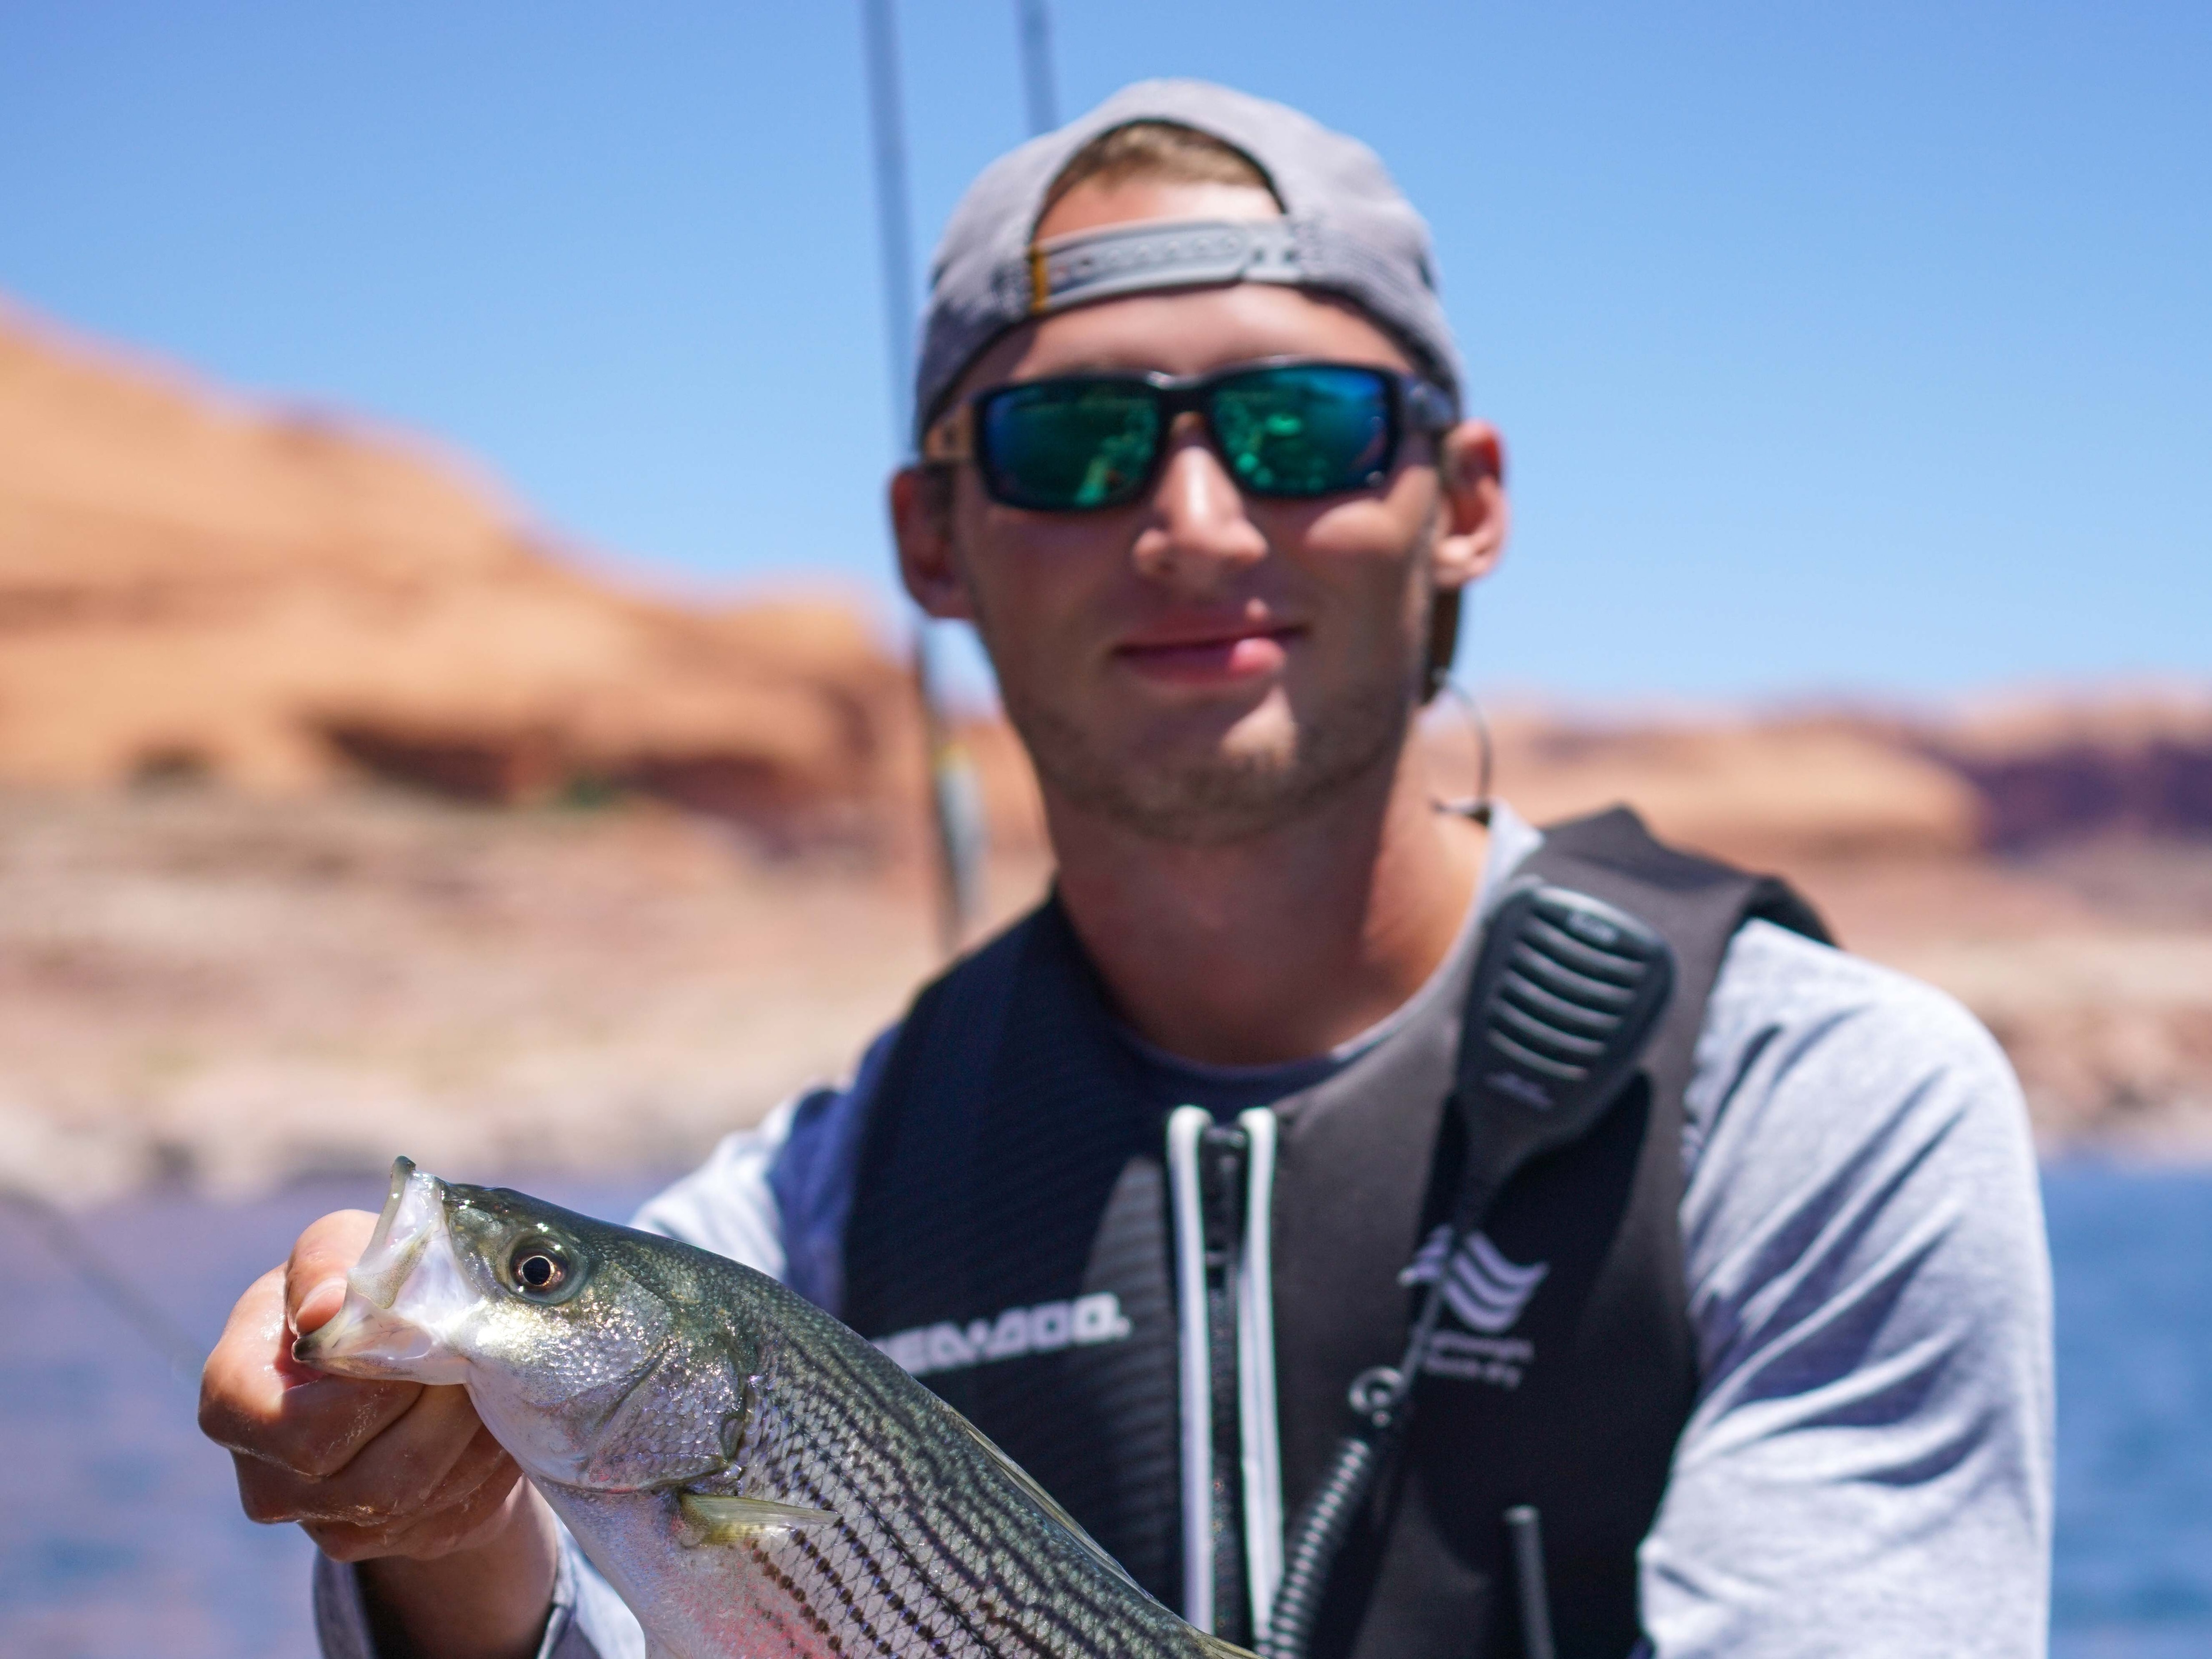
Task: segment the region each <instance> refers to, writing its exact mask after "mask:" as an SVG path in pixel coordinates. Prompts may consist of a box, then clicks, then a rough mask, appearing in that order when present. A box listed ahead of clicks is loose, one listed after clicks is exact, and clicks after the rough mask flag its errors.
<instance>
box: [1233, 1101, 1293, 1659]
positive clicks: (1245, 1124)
mask: <svg viewBox="0 0 2212 1659" xmlns="http://www.w3.org/2000/svg"><path fill="white" fill-rule="evenodd" d="M1237 1127H1239V1128H1241V1129H1243V1131H1244V1139H1245V1144H1246V1146H1248V1147H1249V1149H1250V1150H1249V1162H1248V1163H1247V1164H1246V1165H1245V1177H1244V1180H1245V1186H1244V1249H1243V1255H1242V1257H1241V1259H1240V1260H1239V1261H1237V1406H1238V1423H1239V1426H1240V1427H1241V1429H1242V1431H1243V1449H1244V1566H1245V1577H1246V1582H1247V1583H1249V1585H1250V1587H1251V1595H1252V1635H1253V1638H1254V1639H1255V1641H1261V1640H1265V1639H1266V1638H1267V1616H1268V1614H1269V1613H1272V1612H1273V1610H1274V1606H1275V1587H1276V1585H1277V1584H1279V1583H1281V1582H1282V1577H1283V1465H1282V1448H1281V1446H1280V1444H1279V1441H1278V1438H1277V1435H1276V1428H1275V1280H1274V1227H1273V1219H1274V1207H1275V1115H1274V1113H1273V1112H1271V1111H1269V1110H1268V1109H1267V1108H1266V1107H1264V1106H1257V1107H1255V1108H1253V1109H1251V1110H1250V1111H1249V1112H1243V1113H1240V1114H1239V1115H1238V1116H1237Z"/></svg>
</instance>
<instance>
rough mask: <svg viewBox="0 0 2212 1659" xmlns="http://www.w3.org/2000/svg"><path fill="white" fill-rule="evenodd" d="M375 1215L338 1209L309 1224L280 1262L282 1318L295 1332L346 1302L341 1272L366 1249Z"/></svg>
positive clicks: (322, 1321) (326, 1318)
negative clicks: (282, 1290)
mask: <svg viewBox="0 0 2212 1659" xmlns="http://www.w3.org/2000/svg"><path fill="white" fill-rule="evenodd" d="M374 1231H376V1218H375V1217H374V1215H371V1214H370V1213H369V1212H368V1211H367V1210H338V1211H335V1212H332V1213H331V1214H329V1215H326V1216H325V1217H323V1218H322V1219H320V1220H319V1221H315V1222H312V1223H310V1224H309V1225H308V1226H307V1231H305V1232H303V1233H301V1235H300V1237H299V1240H298V1242H297V1243H295V1244H294V1245H293V1246H292V1259H291V1260H290V1261H288V1262H286V1263H285V1264H284V1322H285V1323H286V1324H287V1325H289V1326H290V1327H291V1329H292V1334H294V1335H295V1336H304V1335H306V1334H307V1333H308V1332H309V1331H313V1330H318V1329H319V1328H322V1327H323V1326H325V1325H326V1324H328V1323H329V1322H330V1320H331V1315H333V1314H335V1313H336V1312H337V1310H338V1304H340V1303H342V1302H343V1301H344V1300H345V1291H346V1273H347V1271H348V1270H349V1269H350V1268H351V1267H352V1266H353V1264H354V1263H355V1262H356V1261H360V1260H361V1253H362V1251H363V1250H364V1249H368V1238H369V1235H370V1234H371V1233H373V1232H374Z"/></svg>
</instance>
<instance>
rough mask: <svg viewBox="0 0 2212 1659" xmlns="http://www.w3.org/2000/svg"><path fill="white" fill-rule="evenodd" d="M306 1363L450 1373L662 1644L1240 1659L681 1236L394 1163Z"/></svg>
mask: <svg viewBox="0 0 2212 1659" xmlns="http://www.w3.org/2000/svg"><path fill="white" fill-rule="evenodd" d="M297 1352H298V1353H299V1357H300V1358H301V1359H302V1360H304V1361H306V1362H307V1363H309V1364H315V1365H319V1366H320V1367H322V1368H323V1369H325V1370H331V1371H336V1372H338V1373H340V1374H343V1375H348V1376H374V1377H394V1376H409V1377H414V1378H416V1379H417V1380H420V1381H424V1382H439V1383H454V1382H458V1383H464V1384H465V1386H466V1387H467V1388H468V1389H469V1392H470V1395H471V1399H472V1400H473V1401H475V1404H476V1407H477V1413H478V1414H479V1415H480V1416H481V1417H482V1418H483V1420H484V1423H485V1425H486V1426H487V1427H488V1428H489V1430H490V1431H491V1432H492V1433H493V1435H494V1436H495V1437H497V1438H498V1439H499V1441H500V1443H501V1444H502V1445H504V1446H505V1447H506V1448H507V1450H508V1451H509V1452H511V1453H512V1454H513V1455H514V1457H515V1460H516V1461H517V1462H519V1463H520V1464H521V1466H522V1467H523V1468H524V1469H525V1471H526V1473H527V1474H529V1475H530V1477H531V1480H532V1482H533V1483H534V1484H535V1485H536V1486H537V1487H538V1490H539V1491H540V1492H542V1493H543V1494H544V1497H545V1499H546V1501H547V1502H548V1503H549V1504H550V1505H551V1506H552V1508H553V1510H554V1511H555V1512H556V1514H557V1515H559V1516H560V1517H561V1519H562V1522H564V1523H565V1524H566V1525H567V1527H568V1529H569V1531H570V1532H571V1533H572V1534H574V1537H575V1538H576V1540H577V1541H578V1543H579V1544H580V1546H581V1547H582V1549H583V1551H584V1553H585V1554H586V1556H588V1557H589V1558H590V1559H591V1560H592V1564H593V1565H595V1566H596V1567H598V1569H599V1571H600V1572H601V1573H602V1574H604V1575H605V1577H606V1579H607V1581H608V1582H609V1583H611V1585H613V1587H614V1589H615V1590H616V1592H617V1594H618V1595H621V1596H622V1598H623V1601H625V1602H627V1603H628V1604H629V1607H630V1609H631V1611H633V1612H634V1613H636V1615H637V1617H638V1621H639V1623H640V1624H641V1626H643V1628H644V1630H645V1632H646V1638H647V1653H648V1655H649V1656H650V1659H739V1656H744V1659H865V1656H880V1659H1249V1656H1245V1655H1243V1650H1240V1649H1237V1648H1235V1647H1232V1646H1231V1645H1230V1644H1227V1643H1225V1642H1221V1641H1219V1640H1218V1639H1216V1638H1213V1637H1212V1636H1209V1635H1207V1634H1206V1633H1204V1632H1200V1631H1198V1630H1195V1629H1194V1628H1193V1627H1192V1626H1188V1625H1187V1624H1185V1623H1184V1622H1183V1621H1182V1620H1180V1619H1178V1618H1177V1617H1176V1615H1175V1614H1174V1613H1171V1612H1170V1610H1169V1609H1168V1608H1166V1607H1163V1606H1162V1605H1161V1604H1160V1603H1159V1602H1158V1601H1154V1600H1153V1599H1152V1597H1151V1596H1149V1595H1146V1593H1145V1592H1144V1591H1143V1590H1141V1589H1139V1588H1138V1587H1137V1586H1136V1584H1135V1583H1133V1581H1131V1580H1130V1578H1129V1577H1127V1574H1126V1573H1124V1572H1123V1571H1121V1568H1120V1567H1119V1565H1116V1564H1115V1562H1114V1561H1113V1560H1112V1559H1111V1558H1109V1557H1108V1556H1107V1555H1106V1554H1105V1553H1104V1552H1103V1551H1102V1550H1100V1549H1099V1547H1097V1545H1096V1544H1095V1543H1093V1542H1092V1541H1091V1539H1090V1538H1089V1537H1087V1536H1086V1535H1085V1534H1083V1532H1082V1531H1081V1529H1080V1528H1078V1527H1076V1525H1075V1523H1074V1522H1073V1521H1071V1520H1069V1519H1068V1517H1067V1516H1066V1514H1065V1512H1064V1511H1062V1510H1060V1508H1059V1506H1058V1505H1057V1504H1054V1502H1053V1500H1052V1499H1051V1498H1049V1497H1048V1495H1046V1493H1045V1492H1043V1491H1042V1488H1040V1487H1038V1486H1036V1483H1035V1482H1034V1481H1032V1480H1030V1478H1029V1477H1028V1476H1027V1475H1025V1474H1023V1473H1022V1472H1021V1470H1020V1469H1018V1468H1016V1467H1015V1466H1014V1465H1013V1464H1012V1462H1009V1461H1008V1460H1007V1459H1006V1456H1005V1455H1004V1454H1003V1453H1001V1452H1000V1451H999V1450H998V1449H997V1448H996V1447H994V1446H993V1445H991V1443H989V1442H988V1441H987V1440H985V1439H984V1438H983V1437H982V1436H981V1434H980V1433H978V1432H977V1431H975V1429H974V1428H973V1427H972V1426H970V1425H969V1424H968V1422H967V1421H966V1420H965V1419H963V1418H962V1417H961V1416H960V1415H959V1414H958V1413H956V1412H955V1411H953V1410H952V1409H951V1407H949V1406H947V1405H945V1403H944V1402H943V1401H941V1400H939V1398H938V1397H937V1396H936V1395H933V1394H932V1393H931V1392H930V1391H929V1390H928V1389H926V1388H924V1387H923V1386H922V1385H921V1383H918V1382H916V1381H915V1379H914V1378H913V1377H912V1376H908V1374H907V1373H906V1372H905V1371H904V1370H902V1369H900V1367H899V1366H898V1365H897V1364H895V1363H894V1362H893V1361H892V1360H891V1359H890V1358H889V1357H888V1356H887V1355H885V1354H884V1353H883V1352H880V1351H879V1350H878V1349H877V1348H876V1347H874V1346H872V1344H870V1343H869V1342H867V1341H866V1340H865V1339H864V1338H862V1337H860V1335H859V1334H856V1333H854V1331H852V1330H850V1329H848V1328H847V1327H845V1326H844V1325H842V1324H841V1323H839V1322H837V1321H836V1320H835V1319H833V1318H831V1317H830V1316H829V1315H828V1314H826V1313H823V1311H822V1310H820V1309H818V1308H816V1307H814V1306H813V1305H812V1304H810V1303H807V1302H805V1301H804V1300H803V1299H801V1298H800V1297H798V1296H796V1295H794V1294H793V1293H792V1292H791V1291H788V1290H787V1289H786V1288H784V1287H783V1286H782V1285H779V1284H777V1283H776V1282H775V1280H774V1279H769V1278H768V1277H767V1276H766V1275H764V1274H762V1273H755V1272H754V1271H752V1270H751V1269H750V1268H749V1267H742V1266H740V1265H739V1264H738V1263H736V1262H733V1261H727V1260H726V1259H724V1258H722V1257H720V1256H716V1255H710V1254H708V1253H707V1252H705V1251H703V1250H698V1249H693V1248H692V1247H691V1246H689V1245H685V1244H680V1243H676V1242H675V1241H673V1240H671V1239H666V1238H661V1237H656V1236H654V1235H652V1234H647V1233H641V1232H636V1231H632V1230H631V1229H629V1228H624V1227H617V1226H613V1225H610V1224H608V1223H605V1222H601V1221H595V1220H592V1219H591V1218H586V1217H583V1216H579V1215H574V1214H572V1213H570V1212H567V1211H564V1210H562V1209H559V1208H557V1207H556V1206H552V1205H549V1204H544V1203H542V1202H540V1201H538V1200H535V1199H531V1198H527V1197H526V1196H524V1195H522V1194H518V1193H513V1192H508V1191H507V1190H505V1189H503V1188H502V1189H488V1188H477V1187H464V1186H459V1185H455V1184H448V1183H446V1182H440V1181H438V1180H436V1179H435V1177H433V1176H427V1175H422V1174H420V1173H418V1172H416V1170H415V1169H414V1167H413V1166H412V1165H411V1164H409V1163H407V1161H406V1160H405V1159H401V1160H400V1161H399V1163H398V1164H396V1165H395V1166H394V1168H393V1172H392V1192H391V1196H390V1198H389V1199H388V1200H387V1201H386V1206H385V1212H384V1214H383V1215H382V1216H381V1217H380V1218H379V1220H378V1224H377V1231H376V1233H375V1236H374V1237H373V1238H372V1239H371V1241H370V1243H369V1247H368V1249H367V1250H366V1251H365V1252H364V1253H363V1255H362V1261H361V1263H360V1264H359V1265H358V1266H356V1268H355V1269H354V1272H353V1273H352V1274H351V1276H350V1278H349V1287H348V1291H347V1296H346V1300H345V1303H344V1304H343V1306H342V1307H341V1309H340V1310H339V1312H338V1314H337V1316H335V1317H334V1318H333V1319H332V1320H331V1322H330V1323H329V1324H327V1325H325V1326H324V1327H323V1328H321V1329H319V1330H318V1331H316V1332H314V1333H313V1334H310V1335H308V1336H306V1337H303V1338H301V1340H300V1343H299V1345H298V1349H297ZM738 1425H742V1426H741V1428H740V1427H739V1426H738ZM732 1439H734V1440H735V1441H736V1442H737V1443H736V1444H735V1445H734V1446H732V1444H730V1442H731V1440H732Z"/></svg>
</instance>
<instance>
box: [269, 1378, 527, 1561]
mask: <svg viewBox="0 0 2212 1659" xmlns="http://www.w3.org/2000/svg"><path fill="white" fill-rule="evenodd" d="M505 1455H506V1454H505V1453H503V1452H501V1450H500V1449H499V1444H498V1443H497V1442H496V1441H495V1440H493V1439H492V1438H491V1437H490V1436H489V1435H488V1434H485V1433H484V1432H483V1425H482V1424H481V1423H480V1422H479V1421H478V1419H477V1414H476V1407H473V1406H471V1404H470V1403H469V1397H468V1394H467V1392H466V1391H465V1389H458V1388H450V1387H447V1388H430V1389H420V1390H419V1392H418V1395H417V1397H416V1400H415V1401H414V1402H413V1403H412V1404H411V1405H410V1406H409V1407H408V1408H407V1410H406V1411H405V1412H404V1413H401V1415H400V1416H399V1417H398V1419H396V1420H395V1421H393V1422H392V1424H391V1425H390V1426H389V1427H387V1428H386V1429H385V1430H384V1431H382V1432H380V1433H379V1434H377V1435H375V1436H374V1437H372V1438H371V1439H370V1440H368V1442H367V1443H365V1444H363V1445H362V1447H361V1448H360V1449H358V1450H357V1451H356V1452H355V1454H354V1455H352V1457H350V1458H349V1459H348V1460H347V1462H346V1463H345V1465H344V1467H343V1468H339V1469H337V1470H334V1471H332V1472H331V1474H328V1475H327V1476H323V1477H319V1478H318V1477H315V1476H313V1475H310V1474H303V1473H301V1471H299V1470H297V1469H295V1468H283V1467H279V1466H273V1465H266V1464H241V1465H240V1468H239V1471H238V1491H239V1501H240V1503H241V1504H244V1505H245V1508H246V1514H247V1515H248V1516H250V1517H252V1519H254V1520H256V1521H335V1522H345V1523H346V1524H348V1525H352V1526H364V1527H382V1526H389V1525H392V1524H393V1523H395V1522H399V1521H403V1520H404V1519H405V1518H407V1517H409V1516H415V1515H417V1514H421V1513H423V1512H426V1511H428V1510H435V1509H438V1508H441V1507H443V1506H445V1505H446V1504H451V1503H453V1502H455V1501H457V1500H458V1499H459V1498H460V1497H462V1496H463V1495H465V1493H467V1492H470V1491H472V1490H473V1489H474V1488H475V1487H476V1486H477V1484H478V1483H479V1482H481V1481H482V1480H484V1479H485V1478H486V1476H487V1474H489V1471H490V1470H491V1468H494V1467H495V1465H496V1464H497V1462H498V1461H499V1460H500V1459H501V1458H503V1457H504V1456H505Z"/></svg>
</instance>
